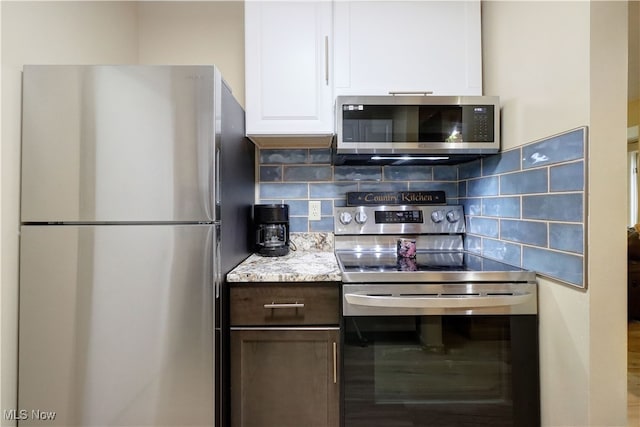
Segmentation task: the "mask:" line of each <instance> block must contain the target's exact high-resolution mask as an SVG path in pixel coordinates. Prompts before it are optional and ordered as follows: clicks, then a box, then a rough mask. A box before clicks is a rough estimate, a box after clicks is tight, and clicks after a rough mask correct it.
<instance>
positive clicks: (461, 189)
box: [458, 181, 467, 197]
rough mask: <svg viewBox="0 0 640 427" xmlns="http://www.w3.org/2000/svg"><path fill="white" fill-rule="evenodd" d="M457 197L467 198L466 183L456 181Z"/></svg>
mask: <svg viewBox="0 0 640 427" xmlns="http://www.w3.org/2000/svg"><path fill="white" fill-rule="evenodd" d="M458 197H467V181H458Z"/></svg>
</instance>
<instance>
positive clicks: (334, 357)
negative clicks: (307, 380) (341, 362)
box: [333, 341, 338, 384]
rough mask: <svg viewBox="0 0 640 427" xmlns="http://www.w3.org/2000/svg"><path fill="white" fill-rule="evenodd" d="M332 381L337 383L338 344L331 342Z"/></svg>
mask: <svg viewBox="0 0 640 427" xmlns="http://www.w3.org/2000/svg"><path fill="white" fill-rule="evenodd" d="M333 383H334V384H338V344H337V343H336V342H335V341H334V342H333Z"/></svg>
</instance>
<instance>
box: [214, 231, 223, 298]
mask: <svg viewBox="0 0 640 427" xmlns="http://www.w3.org/2000/svg"><path fill="white" fill-rule="evenodd" d="M213 245H214V249H213V259H214V272H213V281H214V282H213V286H214V295H215V299H220V287H221V286H222V263H221V260H220V256H221V252H220V224H215V226H214V227H213Z"/></svg>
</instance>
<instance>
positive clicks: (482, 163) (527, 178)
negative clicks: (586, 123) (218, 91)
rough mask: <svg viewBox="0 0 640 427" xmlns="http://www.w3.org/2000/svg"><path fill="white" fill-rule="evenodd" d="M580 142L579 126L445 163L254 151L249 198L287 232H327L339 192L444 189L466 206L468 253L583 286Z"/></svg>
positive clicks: (583, 135) (450, 199)
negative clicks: (275, 215)
mask: <svg viewBox="0 0 640 427" xmlns="http://www.w3.org/2000/svg"><path fill="white" fill-rule="evenodd" d="M586 139H587V129H586V128H579V129H575V130H572V131H570V132H566V133H563V134H560V135H554V136H551V137H549V138H545V139H542V140H539V141H535V142H532V143H530V144H527V145H525V146H523V147H522V148H520V147H517V148H512V149H509V150H505V151H504V152H502V153H501V154H498V155H492V156H487V157H485V158H482V159H478V160H475V161H472V162H468V163H464V164H461V165H448V166H446V165H443V166H332V165H331V151H330V150H329V149H308V150H303V149H298V150H280V149H277V150H276V149H263V150H260V156H259V186H258V189H259V191H258V201H259V202H260V203H286V204H288V205H289V215H290V224H291V231H294V232H307V231H329V232H330V231H333V228H334V223H333V216H332V215H333V208H334V206H344V205H345V201H346V193H347V192H350V191H365V192H366V191H444V192H445V194H446V200H447V203H449V204H457V203H460V204H462V205H463V206H464V208H465V214H466V225H467V236H466V239H465V246H466V248H467V249H468V250H470V251H473V252H476V253H481V254H483V255H484V256H486V257H489V258H493V259H496V260H499V261H503V262H506V263H507V264H511V265H516V266H519V267H525V268H528V269H531V270H535V271H538V272H541V273H544V274H545V275H548V276H551V277H554V278H556V279H559V280H562V281H563V282H565V283H569V284H571V285H574V286H577V287H584V286H586V280H585V277H584V276H585V264H584V254H585V244H584V243H585V241H584V237H585V228H584V222H585V178H586V172H585V152H586V151H585V150H586V146H587V144H586ZM309 200H320V201H321V219H320V220H319V221H309V218H308V214H309V209H308V204H309Z"/></svg>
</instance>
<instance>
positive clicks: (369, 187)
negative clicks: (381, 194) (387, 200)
mask: <svg viewBox="0 0 640 427" xmlns="http://www.w3.org/2000/svg"><path fill="white" fill-rule="evenodd" d="M407 190H409V183H408V182H379V183H370V182H361V183H360V184H359V190H353V191H407Z"/></svg>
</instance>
